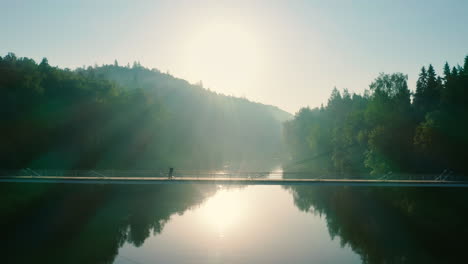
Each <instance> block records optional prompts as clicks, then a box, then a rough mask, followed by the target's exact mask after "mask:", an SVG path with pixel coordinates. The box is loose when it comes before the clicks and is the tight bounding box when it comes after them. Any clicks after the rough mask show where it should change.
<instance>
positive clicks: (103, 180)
mask: <svg viewBox="0 0 468 264" xmlns="http://www.w3.org/2000/svg"><path fill="white" fill-rule="evenodd" d="M0 182H25V183H27V182H29V183H80V184H221V185H225V184H232V185H325V186H326V185H328V186H389V187H391V186H393V187H395V186H398V187H468V181H448V180H370V179H268V178H213V177H176V178H172V179H169V178H167V177H164V178H163V177H67V176H6V177H0Z"/></svg>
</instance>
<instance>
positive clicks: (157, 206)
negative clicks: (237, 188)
mask: <svg viewBox="0 0 468 264" xmlns="http://www.w3.org/2000/svg"><path fill="white" fill-rule="evenodd" d="M0 188H1V192H2V195H3V197H4V199H2V201H1V202H0V204H1V207H0V209H2V212H4V213H5V214H2V217H1V219H0V224H1V226H2V227H4V228H3V229H4V230H3V231H4V232H3V236H2V247H1V248H2V249H3V251H4V254H2V255H3V257H4V258H6V260H7V263H13V262H14V263H112V262H113V261H114V259H115V257H116V255H117V253H118V249H119V248H120V247H121V246H122V245H123V244H124V243H125V242H129V243H132V244H133V245H135V246H141V245H142V244H143V243H144V241H145V240H146V239H147V238H148V237H149V236H150V235H151V233H153V234H159V233H160V232H161V231H162V230H163V228H164V225H165V224H166V223H167V222H168V221H169V219H170V217H171V215H173V214H176V213H177V214H182V213H183V212H184V211H186V210H187V209H189V208H190V207H192V206H194V205H197V204H199V203H201V202H202V201H203V200H204V199H205V198H206V197H208V196H210V195H212V194H213V193H214V192H215V186H208V185H182V184H181V185H170V186H169V185H153V186H89V185H47V184H46V185H34V186H33V185H27V184H23V185H8V186H6V185H2V186H1V187H0Z"/></svg>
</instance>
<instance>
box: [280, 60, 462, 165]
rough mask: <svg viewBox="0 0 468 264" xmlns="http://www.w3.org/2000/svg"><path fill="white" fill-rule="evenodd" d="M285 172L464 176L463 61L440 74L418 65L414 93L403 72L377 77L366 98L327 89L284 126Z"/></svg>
mask: <svg viewBox="0 0 468 264" xmlns="http://www.w3.org/2000/svg"><path fill="white" fill-rule="evenodd" d="M284 135H285V141H286V143H287V146H288V148H289V150H290V153H291V155H292V160H293V162H292V163H291V164H290V165H289V166H288V167H287V168H288V170H312V171H315V172H319V173H325V174H326V173H334V174H362V173H365V174H367V173H369V172H370V173H371V174H384V173H390V172H392V173H441V172H442V171H444V170H447V172H449V171H454V172H455V173H458V174H466V173H467V172H468V166H466V162H465V155H466V151H467V150H468V56H467V57H466V58H465V61H464V65H463V67H461V66H456V67H452V68H450V66H449V64H448V63H446V64H445V66H444V70H443V75H442V76H439V75H437V74H436V72H435V70H434V67H433V66H432V65H429V66H428V67H427V68H426V67H422V69H421V72H420V75H419V78H418V81H417V84H416V91H415V92H414V93H412V92H411V91H410V90H409V89H408V86H407V76H406V75H404V74H402V73H394V74H380V75H379V76H378V77H377V78H376V79H375V80H374V81H373V82H372V83H371V84H370V86H369V89H368V90H366V91H365V92H364V94H354V93H353V94H351V93H349V92H348V91H347V90H346V89H345V90H344V91H343V92H340V91H338V90H337V89H336V88H335V89H334V90H333V92H332V94H331V96H330V98H329V100H328V104H327V105H326V106H322V107H320V108H315V109H309V108H303V109H301V110H300V111H299V112H298V113H297V114H296V115H295V117H294V119H293V120H291V121H288V122H286V123H285V124H284Z"/></svg>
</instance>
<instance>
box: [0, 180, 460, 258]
mask: <svg viewBox="0 0 468 264" xmlns="http://www.w3.org/2000/svg"><path fill="white" fill-rule="evenodd" d="M0 193H1V194H2V199H1V201H0V212H1V215H0V216H1V217H0V226H1V227H2V239H1V243H2V244H1V247H0V250H1V252H0V253H1V255H2V257H3V261H2V263H461V262H463V260H464V258H465V253H464V252H465V251H466V249H465V245H466V239H465V238H466V237H467V235H468V227H467V226H468V225H466V223H467V222H468V216H467V212H468V199H467V197H468V195H467V192H466V190H465V189H441V188H390V187H381V188H379V187H371V188H362V187H359V188H358V187H354V188H351V187H320V186H289V187H287V186H216V185H184V184H174V185H73V184H11V183H10V184H0Z"/></svg>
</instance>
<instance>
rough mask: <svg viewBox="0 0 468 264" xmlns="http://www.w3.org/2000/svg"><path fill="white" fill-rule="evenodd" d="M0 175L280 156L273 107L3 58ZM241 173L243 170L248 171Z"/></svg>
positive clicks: (142, 74)
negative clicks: (20, 170)
mask: <svg viewBox="0 0 468 264" xmlns="http://www.w3.org/2000/svg"><path fill="white" fill-rule="evenodd" d="M0 95H1V96H0V116H1V120H2V122H1V126H0V129H1V131H2V132H1V137H0V146H2V151H1V152H0V168H3V169H6V168H11V169H18V168H26V167H29V168H56V169H89V168H103V169H119V168H120V169H155V168H164V167H167V166H174V167H176V168H204V169H205V168H215V167H220V166H222V165H225V164H227V163H229V162H231V163H234V162H235V163H237V164H242V162H245V161H256V160H258V159H259V157H264V158H265V159H267V160H268V159H269V160H270V161H271V160H272V157H277V156H278V154H279V153H280V152H281V122H282V121H284V120H285V119H287V118H289V114H288V113H286V112H284V111H281V110H280V109H278V108H276V107H272V106H267V105H262V104H258V103H254V102H250V101H248V100H246V99H242V98H235V97H230V96H224V95H220V94H217V93H214V92H211V91H209V90H207V89H205V88H203V87H201V85H192V84H189V83H188V82H186V81H184V80H181V79H177V78H174V77H172V76H171V75H169V74H164V73H161V72H159V71H158V70H155V69H153V70H150V69H147V68H144V67H142V66H141V65H139V64H138V63H135V64H134V65H133V67H129V66H127V67H121V66H118V64H117V63H115V64H114V65H104V66H100V67H98V66H95V67H88V68H79V69H76V70H69V69H60V68H58V67H52V66H50V65H49V63H48V61H47V59H43V60H42V61H41V62H40V63H39V64H37V63H36V62H35V61H34V60H32V59H29V58H18V57H16V56H15V55H14V54H12V53H10V54H8V55H6V56H5V57H3V58H2V57H0ZM246 166H247V165H246Z"/></svg>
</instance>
